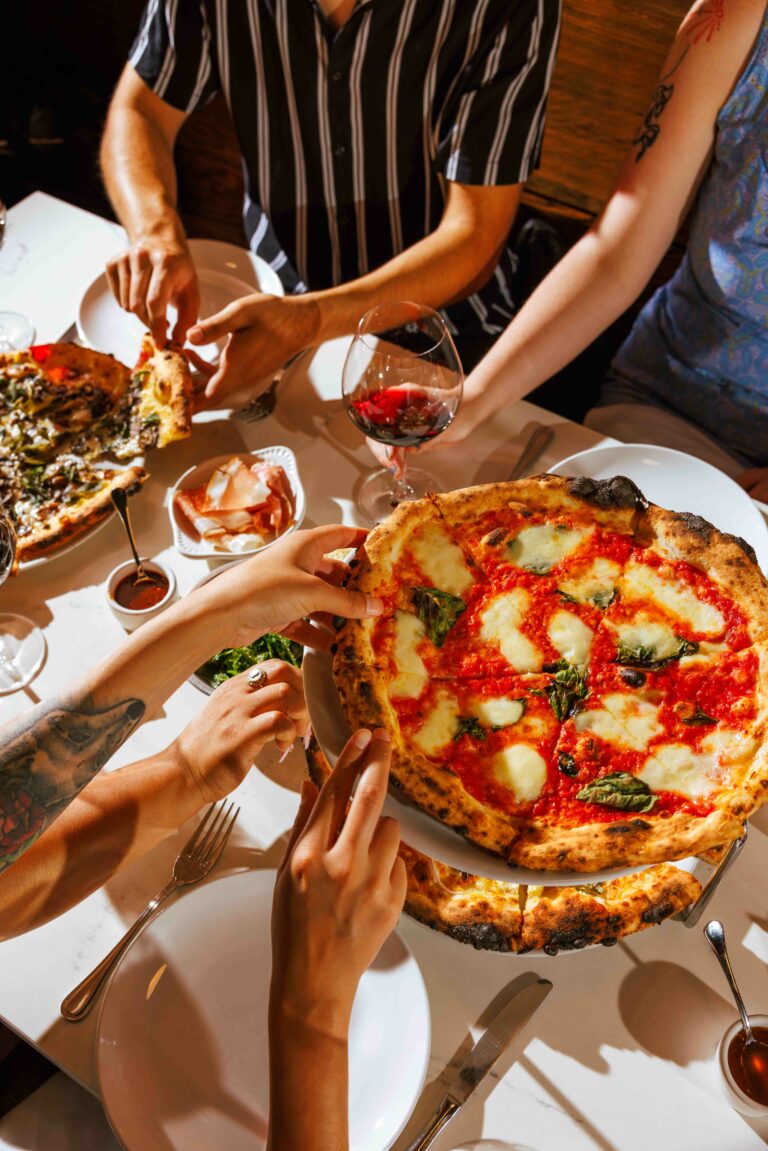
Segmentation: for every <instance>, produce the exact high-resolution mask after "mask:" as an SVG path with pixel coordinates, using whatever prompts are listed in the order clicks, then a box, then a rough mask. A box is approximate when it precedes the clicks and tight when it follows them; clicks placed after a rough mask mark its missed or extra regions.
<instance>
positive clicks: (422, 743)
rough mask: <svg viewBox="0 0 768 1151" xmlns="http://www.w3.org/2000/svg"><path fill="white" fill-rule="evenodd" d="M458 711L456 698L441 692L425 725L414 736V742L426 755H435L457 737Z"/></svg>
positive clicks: (448, 693)
mask: <svg viewBox="0 0 768 1151" xmlns="http://www.w3.org/2000/svg"><path fill="white" fill-rule="evenodd" d="M458 714H459V713H458V710H457V705H456V698H455V696H453V695H451V694H450V692H447V691H439V692H438V693H437V695H436V696H435V704H434V706H433V708H432V710H431V712H430V713H429V715H428V716H427V719H426V720H425V722H424V724H423V725H422V726H421V727H420V728H419V730H418V731H417V732H416V733H415V735H413V736H412V740H413V742H414V743H415V744H416V746H417V747H418V748H419V750H420V751H423V752H424V754H425V755H435V754H436V752H438V751H440V750H441V748H443V747H445V746H446V745H447V744H449V743H450V742H451V741H452V740H453V737H454V736H455V735H456V728H457V725H458Z"/></svg>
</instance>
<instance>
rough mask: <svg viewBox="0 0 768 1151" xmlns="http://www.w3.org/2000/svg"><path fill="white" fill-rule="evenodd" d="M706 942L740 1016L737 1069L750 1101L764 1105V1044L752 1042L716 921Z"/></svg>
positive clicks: (767, 1048)
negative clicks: (741, 1042) (741, 1034)
mask: <svg viewBox="0 0 768 1151" xmlns="http://www.w3.org/2000/svg"><path fill="white" fill-rule="evenodd" d="M704 934H705V935H706V937H707V942H708V943H709V944H710V946H711V948H712V950H713V951H714V953H715V955H716V956H717V958H718V960H719V963H720V966H721V967H722V969H723V971H724V972H725V978H726V979H727V980H728V985H729V986H730V988H731V992H732V994H733V998H734V999H735V1000H736V1006H737V1007H738V1009H739V1014H740V1015H741V1023H742V1027H743V1028H744V1034H745V1035H746V1041H745V1043H744V1047H743V1048H742V1051H741V1068H742V1071H743V1072H744V1076H745V1078H746V1080H747V1083H749V1085H750V1086H751V1087H752V1090H753V1092H754V1096H753V1097H754V1098H755V1099H757V1101H758V1102H760V1103H764V1102H766V1085H767V1084H768V1044H766V1043H763V1042H761V1040H759V1039H755V1036H754V1032H753V1031H752V1024H751V1023H750V1022H749V1016H748V1015H747V1009H746V1007H745V1006H744V1000H743V999H742V998H741V993H740V992H739V988H738V986H737V984H736V979H735V978H734V974H733V969H732V967H731V961H730V959H729V958H728V950H727V948H726V946H725V928H724V927H723V925H722V923H721V922H720V920H719V919H710V921H709V923H708V924H707V926H706V927H705V928H704Z"/></svg>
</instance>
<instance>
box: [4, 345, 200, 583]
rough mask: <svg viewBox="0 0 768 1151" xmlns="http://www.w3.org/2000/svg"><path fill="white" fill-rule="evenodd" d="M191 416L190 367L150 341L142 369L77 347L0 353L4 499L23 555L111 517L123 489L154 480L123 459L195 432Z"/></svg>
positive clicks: (35, 554) (45, 550) (46, 548)
mask: <svg viewBox="0 0 768 1151" xmlns="http://www.w3.org/2000/svg"><path fill="white" fill-rule="evenodd" d="M191 418H192V381H191V376H190V373H189V368H188V366H187V363H186V360H185V358H184V356H183V355H182V354H181V353H180V351H179V350H178V349H175V348H172V347H171V348H166V349H163V350H162V351H160V350H158V349H156V348H155V347H154V344H152V343H151V341H149V340H146V341H145V345H144V348H143V351H142V357H141V360H140V363H139V367H138V368H137V369H136V371H135V372H131V371H130V370H129V369H128V368H126V367H124V366H123V365H122V364H121V363H119V362H118V361H117V360H115V359H114V358H113V357H112V356H106V355H103V354H102V353H100V352H94V351H91V350H90V349H89V348H81V347H79V346H77V345H76V344H43V345H39V346H37V347H33V348H30V349H29V350H28V351H25V352H11V353H7V354H4V355H0V444H1V445H2V453H0V506H2V507H3V508H4V509H5V510H6V511H7V512H8V514H9V515H10V518H11V520H12V521H13V523H14V527H15V529H16V533H17V537H18V544H17V558H18V559H19V561H21V562H23V561H26V560H30V559H34V558H36V557H38V556H41V555H45V554H47V553H48V552H50V551H51V550H53V549H54V548H56V547H59V546H60V545H61V544H62V543H66V542H68V541H70V540H72V539H74V538H75V537H76V536H78V535H80V534H81V533H82V532H84V531H87V530H88V529H89V528H91V527H93V526H94V525H95V524H96V523H98V522H100V521H101V520H102V519H103V518H104V517H105V516H107V515H109V513H110V511H111V507H112V505H111V499H110V494H111V492H112V491H113V490H114V489H115V488H116V487H121V488H124V489H126V490H127V491H133V490H135V489H137V488H138V487H139V486H140V485H141V484H142V483H143V481H144V480H145V479H146V473H145V472H144V470H143V468H141V467H138V466H135V465H134V466H123V467H120V466H119V464H116V463H115V461H121V460H122V461H126V460H130V459H131V458H132V457H135V456H136V455H137V454H138V453H140V452H142V451H144V450H145V449H146V448H148V447H152V446H158V447H163V446H164V445H165V444H167V443H170V442H171V441H172V440H175V439H181V438H183V437H185V436H188V435H189V434H190V430H191ZM110 460H111V461H112V462H111V463H110Z"/></svg>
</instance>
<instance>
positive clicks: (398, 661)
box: [389, 611, 427, 699]
mask: <svg viewBox="0 0 768 1151" xmlns="http://www.w3.org/2000/svg"><path fill="white" fill-rule="evenodd" d="M393 621H394V650H393V652H392V658H393V659H394V661H395V667H396V668H397V670H398V673H399V674H398V675H397V676H396V677H395V678H394V679H393V680H392V683H391V684H390V687H389V692H390V695H392V696H399V697H400V698H401V699H415V698H416V697H417V696H418V695H420V694H421V687H420V688H419V689H418V691H417V690H416V683H415V681H416V680H420V681H421V685H422V687H423V685H424V684H425V683H426V681H427V669H426V667H425V666H424V661H423V660H422V658H421V656H420V655H419V653H418V651H417V650H416V649H417V647H418V645H419V644H420V643H421V641H422V640H423V639H424V637H425V635H426V632H425V630H424V624H423V623H422V622H421V620H420V619H419V617H418V616H416V615H411V613H410V612H407V611H396V612H395V614H394V616H393Z"/></svg>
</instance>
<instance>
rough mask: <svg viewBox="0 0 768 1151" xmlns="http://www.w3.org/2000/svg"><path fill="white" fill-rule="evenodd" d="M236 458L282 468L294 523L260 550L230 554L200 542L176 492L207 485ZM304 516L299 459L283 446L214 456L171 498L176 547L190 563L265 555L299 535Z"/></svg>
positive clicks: (186, 475)
mask: <svg viewBox="0 0 768 1151" xmlns="http://www.w3.org/2000/svg"><path fill="white" fill-rule="evenodd" d="M233 456H236V457H237V458H238V459H241V460H243V461H244V462H245V463H253V461H254V460H263V461H264V462H265V463H268V464H279V466H280V467H281V468H282V469H283V471H284V472H285V474H286V476H287V477H288V483H289V485H290V488H291V492H292V494H293V522H292V523H291V525H290V527H288V528H286V529H285V531H284V532H281V533H280V535H279V536H276V537H275V539H273V540H270V541H269V543H266V544H262V545H261V547H258V548H251V550H250V551H246V552H230V551H226V550H225V549H224V548H216V547H212V546H211V544H210V543H209V542H208V541H207V540H204V539H201V538H200V536H198V534H197V532H196V531H195V530H194V529H193V527H192V525H191V524H190V522H189V521H188V519H187V517H186V516H185V515H184V514H183V512H179V511H178V510H177V508H176V503H175V500H174V496H175V494H176V492H178V491H184V490H185V489H187V488H196V487H198V485H199V484H204V483H205V482H206V480H209V479H210V478H211V476H212V475H213V473H214V472H215V470H216V468H218V467H220V466H221V465H222V464H225V463H226V462H227V460H231V459H232V458H233ZM305 513H306V497H305V495H304V488H303V487H302V484H301V480H300V479H299V468H298V464H297V463H296V457H295V455H294V454H293V452H292V451H291V449H290V448H286V447H284V446H283V445H282V444H277V445H275V446H273V447H268V448H259V449H258V450H257V451H253V452H228V453H227V454H226V455H225V456H213V457H212V459H210V460H204V461H203V463H201V464H196V465H195V466H194V467H193V468H189V469H188V470H187V471H186V472H184V474H183V475H182V476H179V478H178V480H177V481H176V483H175V484H174V485H173V487H172V488H171V490H170V492H169V494H168V516H169V519H170V521H171V530H172V531H173V543H174V546H175V548H176V550H177V551H178V552H180V553H181V555H183V556H188V557H189V558H190V559H206V560H212V559H218V560H220V559H231V560H244V559H247V558H248V556H253V555H256V554H257V552H262V551H264V549H265V548H268V547H271V546H272V544H273V543H276V542H277V540H279V539H282V538H283V536H285V535H288V534H289V532H294V531H296V529H297V528H298V527H299V526H300V524H301V521H302V520H303V519H304V515H305Z"/></svg>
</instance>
